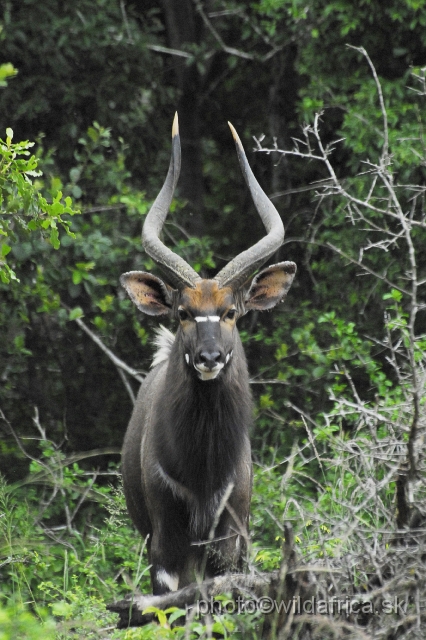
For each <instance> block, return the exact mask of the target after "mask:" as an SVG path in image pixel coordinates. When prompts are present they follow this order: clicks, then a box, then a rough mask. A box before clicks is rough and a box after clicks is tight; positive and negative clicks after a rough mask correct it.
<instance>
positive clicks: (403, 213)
mask: <svg viewBox="0 0 426 640" xmlns="http://www.w3.org/2000/svg"><path fill="white" fill-rule="evenodd" d="M351 48H353V49H355V50H356V51H357V52H359V53H361V54H362V55H363V56H364V58H365V59H366V61H367V62H368V65H369V67H370V69H371V73H372V75H373V78H374V81H375V84H376V90H377V96H378V101H379V104H380V111H381V114H382V131H381V132H380V135H381V137H382V145H381V150H380V153H379V157H378V159H377V161H376V162H371V161H366V162H364V165H365V167H366V170H365V171H364V172H363V173H361V174H360V177H361V176H362V178H363V180H364V184H365V185H367V186H366V196H365V197H362V196H360V195H359V192H355V191H354V190H352V189H351V187H350V186H347V185H346V184H345V181H344V180H343V181H342V180H340V178H339V177H338V176H337V174H336V172H335V170H334V167H333V162H332V153H333V151H334V149H335V148H336V145H337V144H339V143H340V142H341V140H335V141H334V142H332V143H330V144H328V145H325V144H324V143H323V140H322V137H321V134H320V124H321V116H322V114H317V115H316V116H315V118H314V122H313V124H312V125H306V126H305V127H304V128H303V136H302V138H300V139H296V138H295V139H293V148H292V149H290V150H286V149H281V148H279V147H278V144H277V141H276V140H274V144H273V146H272V147H269V148H267V147H264V146H263V145H262V140H263V137H260V138H259V139H256V138H255V143H256V150H257V151H262V152H264V153H268V154H269V153H272V152H275V153H279V154H282V155H291V156H295V157H299V158H303V159H306V160H308V161H316V162H319V163H321V164H322V166H323V167H325V169H326V174H327V176H326V178H325V180H324V181H322V182H319V183H316V185H315V186H316V194H317V196H318V197H319V198H320V199H321V200H323V199H324V198H327V197H338V198H339V201H340V202H341V201H343V202H344V203H345V205H346V213H347V218H348V219H349V221H350V223H351V224H352V225H353V226H354V227H357V228H359V229H362V231H363V234H364V237H365V238H366V240H365V242H364V244H363V245H362V246H361V247H360V249H359V255H358V256H353V255H349V254H348V253H347V252H346V251H345V250H344V249H343V248H341V247H339V246H336V244H335V243H331V242H327V246H328V247H329V248H330V249H331V250H332V251H333V252H335V253H336V254H337V255H339V256H341V257H342V258H344V259H345V260H346V261H348V262H350V263H352V264H354V265H356V266H357V267H359V268H360V269H361V271H362V273H364V274H366V275H369V276H373V277H374V278H375V279H376V280H377V281H380V280H381V281H382V282H384V283H385V284H386V285H388V287H389V288H390V289H393V290H396V291H399V292H400V293H401V294H403V295H404V296H406V300H405V301H404V303H403V304H404V313H406V317H407V320H406V323H405V325H404V321H402V322H401V321H400V322H399V324H398V322H396V323H395V322H393V321H392V319H391V317H390V316H389V314H387V315H386V317H385V326H386V332H387V335H386V337H385V338H384V339H383V340H382V341H381V344H382V346H383V348H384V349H386V350H387V352H388V355H387V356H386V359H387V360H388V362H389V363H390V364H391V365H392V367H393V369H394V370H395V372H396V377H397V379H398V380H399V381H400V383H401V388H402V393H403V394H404V396H405V401H404V402H405V404H401V405H400V411H401V412H402V414H403V415H404V416H405V418H408V420H407V421H406V422H405V423H404V426H402V424H399V425H394V424H393V425H392V423H393V422H394V420H395V411H392V408H391V407H389V415H388V416H387V415H384V411H383V407H381V410H380V411H376V410H374V409H373V408H372V407H371V406H367V404H368V403H364V402H362V400H361V398H360V396H359V395H358V392H357V390H356V388H355V387H354V385H353V384H352V382H350V385H349V386H350V388H351V389H352V392H353V395H354V398H355V402H350V401H349V400H347V399H343V398H342V397H339V398H334V401H335V403H336V412H337V413H339V415H341V416H345V415H348V416H349V415H351V413H352V414H353V413H357V414H358V415H361V416H363V417H364V419H365V423H366V424H369V423H371V421H374V422H375V423H376V424H377V423H382V424H387V425H388V428H389V429H390V428H392V426H393V427H395V426H396V427H398V426H399V433H400V437H401V441H400V451H399V455H398V456H397V458H398V460H399V462H398V465H397V467H396V468H394V470H393V471H394V476H395V477H394V479H395V480H397V481H398V483H399V485H398V489H397V492H396V501H397V507H398V512H399V517H398V526H400V527H401V526H408V527H409V526H410V522H411V521H412V517H413V516H414V515H415V511H416V510H415V508H414V506H415V505H414V497H413V496H414V494H415V487H416V483H418V482H419V480H420V482H421V483H423V484H424V479H423V480H422V479H421V478H422V476H421V475H420V470H421V469H422V470H423V471H424V460H423V457H422V442H423V437H424V432H425V431H426V422H425V417H424V415H422V409H421V404H422V401H424V393H425V386H426V362H425V357H424V353H422V347H421V342H420V341H422V340H423V339H424V336H423V335H421V334H419V333H418V331H416V328H417V326H418V324H419V323H418V314H419V311H424V309H425V308H426V306H425V294H424V291H423V290H424V285H425V284H426V274H425V270H424V267H423V263H422V262H420V258H419V257H418V252H419V251H422V242H421V240H419V235H418V234H417V235H415V234H413V229H414V228H416V229H418V228H421V229H425V228H426V224H425V215H424V213H423V207H420V206H418V205H417V206H416V203H417V199H418V198H419V197H422V194H423V187H422V186H418V185H413V184H398V183H397V176H396V174H395V171H394V170H393V168H392V164H391V162H392V155H391V151H390V140H389V125H388V115H387V109H386V104H385V99H384V95H383V91H382V87H381V84H380V79H379V77H378V75H377V72H376V69H375V68H374V65H373V63H372V61H371V59H370V57H369V55H368V54H367V52H366V51H365V49H364V48H363V47H351ZM418 79H419V80H420V81H422V80H423V85H422V86H423V88H424V86H426V83H425V82H424V78H421V77H418ZM420 93H421V95H423V93H424V92H423V93H422V92H420ZM421 161H422V163H423V162H424V159H421ZM368 181H370V182H369V187H368ZM402 243H404V246H405V252H404V253H403V255H404V259H405V260H406V263H407V264H406V266H405V267H402V268H401V269H400V271H399V274H398V273H395V269H394V268H393V269H392V271H393V275H392V276H388V273H392V271H389V266H390V265H392V262H391V261H389V260H388V261H387V264H388V266H386V261H383V269H381V271H382V272H381V273H380V272H378V270H377V269H375V268H374V267H373V266H371V262H370V261H369V260H367V259H366V255H367V252H370V253H371V252H374V251H378V250H379V251H382V252H385V254H389V253H390V252H391V251H392V250H393V249H396V248H398V251H399V255H401V248H402ZM420 294H421V296H420ZM419 326H420V325H419ZM422 399H423V400H422ZM407 401H408V404H407ZM393 409H395V407H393ZM407 431H408V438H407V439H405V440H403V439H402V438H403V435H402V434H404V437H405V436H406V434H407ZM402 513H404V514H405V515H404V517H401V514H402Z"/></svg>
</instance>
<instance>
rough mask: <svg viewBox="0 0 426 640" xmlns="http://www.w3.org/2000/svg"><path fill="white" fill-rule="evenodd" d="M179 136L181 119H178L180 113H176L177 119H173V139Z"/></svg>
mask: <svg viewBox="0 0 426 640" xmlns="http://www.w3.org/2000/svg"><path fill="white" fill-rule="evenodd" d="M178 135H179V119H178V113H177V111H176V113H175V117H174V118H173V126H172V138H174V137H175V136H178Z"/></svg>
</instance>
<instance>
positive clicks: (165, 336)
mask: <svg viewBox="0 0 426 640" xmlns="http://www.w3.org/2000/svg"><path fill="white" fill-rule="evenodd" d="M174 341H175V336H174V334H173V333H172V332H171V331H169V330H168V329H166V327H164V326H163V325H162V324H160V326H159V327H158V329H155V338H154V340H153V341H152V342H153V344H155V346H156V347H157V351H156V352H155V355H154V359H153V361H152V364H151V368H152V367H156V366H157V364H160V363H161V362H165V360H168V359H169V357H170V351H171V349H172V346H173V343H174Z"/></svg>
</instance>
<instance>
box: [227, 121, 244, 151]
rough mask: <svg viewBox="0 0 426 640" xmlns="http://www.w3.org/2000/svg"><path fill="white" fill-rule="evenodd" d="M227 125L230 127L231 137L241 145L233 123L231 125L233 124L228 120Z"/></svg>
mask: <svg viewBox="0 0 426 640" xmlns="http://www.w3.org/2000/svg"><path fill="white" fill-rule="evenodd" d="M228 125H229V128H230V129H231V133H232V137H233V138H234V140H235V142H236V143H237V144H239V145H240V146H242V145H241V140H240V138H239V135H238V133H237V132H236V130H235V127H234V125H233V124H231V123H230V122H229V121H228Z"/></svg>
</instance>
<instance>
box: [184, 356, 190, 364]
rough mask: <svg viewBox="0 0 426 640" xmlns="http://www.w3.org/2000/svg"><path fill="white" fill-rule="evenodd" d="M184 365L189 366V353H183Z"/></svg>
mask: <svg viewBox="0 0 426 640" xmlns="http://www.w3.org/2000/svg"><path fill="white" fill-rule="evenodd" d="M185 360H186V364H189V353H185Z"/></svg>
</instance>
